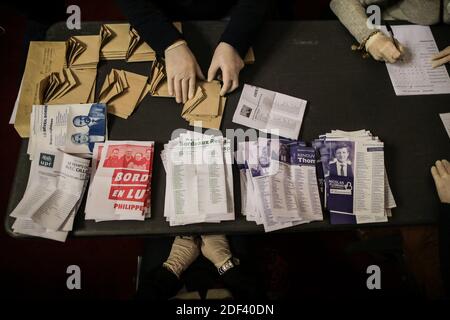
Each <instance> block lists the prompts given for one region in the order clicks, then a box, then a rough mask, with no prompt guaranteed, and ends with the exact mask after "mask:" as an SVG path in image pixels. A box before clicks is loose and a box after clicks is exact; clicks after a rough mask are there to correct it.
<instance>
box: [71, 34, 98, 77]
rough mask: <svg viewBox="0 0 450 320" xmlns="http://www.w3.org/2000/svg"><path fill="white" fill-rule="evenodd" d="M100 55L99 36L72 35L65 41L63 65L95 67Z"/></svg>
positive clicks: (77, 67)
mask: <svg viewBox="0 0 450 320" xmlns="http://www.w3.org/2000/svg"><path fill="white" fill-rule="evenodd" d="M99 56H100V36H98V35H95V36H73V37H70V39H69V40H67V41H66V61H65V66H66V67H68V68H72V69H96V68H97V64H98V61H99Z"/></svg>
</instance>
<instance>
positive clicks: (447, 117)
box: [439, 113, 450, 138]
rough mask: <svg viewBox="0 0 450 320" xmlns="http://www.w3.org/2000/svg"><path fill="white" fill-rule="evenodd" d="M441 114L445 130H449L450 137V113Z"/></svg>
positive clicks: (449, 135)
mask: <svg viewBox="0 0 450 320" xmlns="http://www.w3.org/2000/svg"><path fill="white" fill-rule="evenodd" d="M439 116H440V117H441V120H442V123H443V124H444V127H445V131H447V134H448V137H449V138H450V113H441V114H439Z"/></svg>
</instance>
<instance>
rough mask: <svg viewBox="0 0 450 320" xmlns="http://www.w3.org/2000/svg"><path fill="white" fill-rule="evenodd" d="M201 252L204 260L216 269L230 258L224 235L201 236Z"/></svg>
mask: <svg viewBox="0 0 450 320" xmlns="http://www.w3.org/2000/svg"><path fill="white" fill-rule="evenodd" d="M201 250H202V254H203V255H204V256H205V258H207V259H208V260H209V261H211V262H212V263H213V264H214V265H215V266H216V268H220V267H221V266H223V264H224V263H225V262H227V261H228V260H230V259H231V257H232V255H231V251H230V246H229V245H228V240H227V238H226V237H225V236H224V235H208V236H202V246H201Z"/></svg>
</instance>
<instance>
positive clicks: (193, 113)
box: [181, 80, 226, 129]
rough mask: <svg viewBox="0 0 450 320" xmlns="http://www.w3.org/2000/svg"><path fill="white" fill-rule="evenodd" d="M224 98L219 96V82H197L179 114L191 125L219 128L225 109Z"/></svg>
mask: <svg viewBox="0 0 450 320" xmlns="http://www.w3.org/2000/svg"><path fill="white" fill-rule="evenodd" d="M225 103H226V98H225V97H221V96H220V82H219V81H216V80H213V81H211V82H200V83H198V87H197V90H196V92H195V95H194V97H193V98H192V99H189V100H188V101H186V103H185V104H184V106H183V110H182V111H181V116H182V117H183V118H184V119H185V120H187V121H189V124H190V125H191V126H196V127H203V128H210V129H219V128H220V123H221V122H222V116H223V112H224V109H225Z"/></svg>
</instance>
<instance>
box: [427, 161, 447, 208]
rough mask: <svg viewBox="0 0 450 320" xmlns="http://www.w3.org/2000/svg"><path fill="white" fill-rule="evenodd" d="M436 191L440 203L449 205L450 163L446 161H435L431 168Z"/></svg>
mask: <svg viewBox="0 0 450 320" xmlns="http://www.w3.org/2000/svg"><path fill="white" fill-rule="evenodd" d="M431 174H432V175H433V179H434V183H435V184H436V190H437V192H438V195H439V199H440V200H441V202H442V203H450V163H449V162H448V161H447V160H442V161H439V160H438V161H436V166H432V167H431Z"/></svg>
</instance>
